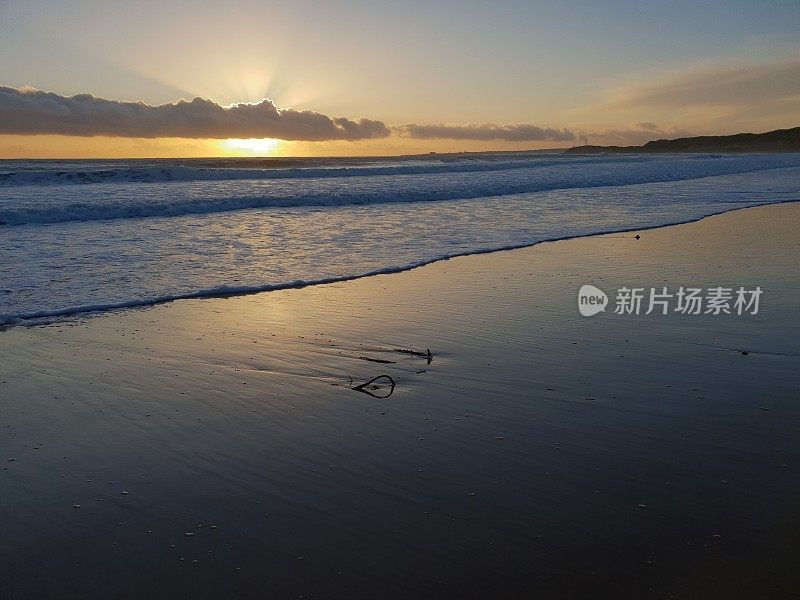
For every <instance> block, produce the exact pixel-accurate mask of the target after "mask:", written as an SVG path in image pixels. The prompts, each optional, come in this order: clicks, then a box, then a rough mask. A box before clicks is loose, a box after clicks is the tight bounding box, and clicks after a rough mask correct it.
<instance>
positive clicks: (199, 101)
mask: <svg viewBox="0 0 800 600" xmlns="http://www.w3.org/2000/svg"><path fill="white" fill-rule="evenodd" d="M0 133H13V134H22V135H25V134H59V135H77V136H96V135H104V136H115V137H133V138H158V137H180V138H253V137H257V138H265V137H269V138H280V139H284V140H301V141H323V140H364V139H373V138H384V137H387V136H388V135H389V134H390V133H391V132H390V130H389V128H388V127H387V126H386V124H385V123H382V122H381V121H372V120H370V119H359V120H358V121H352V120H350V119H345V118H331V117H328V116H325V115H322V114H319V113H316V112H312V111H308V110H303V111H298V110H293V109H291V108H287V109H278V108H277V107H276V106H275V105H274V104H273V103H272V102H271V101H270V100H266V99H265V100H262V101H261V102H259V103H257V104H234V105H233V106H229V107H223V106H220V105H219V104H216V103H215V102H212V101H211V100H205V99H203V98H195V99H194V100H189V101H187V100H179V101H177V102H174V103H170V104H162V105H160V106H151V105H149V104H144V103H143V102H117V101H114V100H105V99H103V98H96V97H95V96H92V95H91V94H80V95H77V96H72V97H65V96H59V95H58V94H54V93H52V92H41V91H38V90H33V89H29V88H23V89H15V88H11V87H5V86H0Z"/></svg>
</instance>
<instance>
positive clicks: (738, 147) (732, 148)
mask: <svg viewBox="0 0 800 600" xmlns="http://www.w3.org/2000/svg"><path fill="white" fill-rule="evenodd" d="M634 152H648V153H660V152H665V153H670V152H800V127H794V128H792V129H776V130H775V131H768V132H767V133H737V134H734V135H704V136H698V137H687V138H678V139H675V140H654V141H652V142H647V143H646V144H644V145H642V146H574V147H572V148H567V149H566V150H565V151H564V154H609V153H634Z"/></svg>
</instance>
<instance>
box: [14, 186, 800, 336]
mask: <svg viewBox="0 0 800 600" xmlns="http://www.w3.org/2000/svg"><path fill="white" fill-rule="evenodd" d="M793 202H800V199H795V200H781V201H775V202H766V203H749V204H747V205H746V206H736V207H735V208H726V209H723V210H718V211H713V212H710V213H707V214H703V215H701V216H699V217H694V218H691V219H685V220H678V221H669V222H664V223H661V224H656V225H649V226H647V227H644V228H643V227H625V228H617V229H608V230H601V231H595V232H592V233H586V234H577V235H566V236H557V237H550V238H544V239H540V240H536V241H532V242H527V243H522V244H511V245H505V246H498V247H493V248H477V249H474V250H470V251H466V252H459V253H453V254H441V255H437V256H434V257H431V258H426V259H424V260H419V261H415V262H411V263H407V264H405V265H400V266H389V267H382V268H380V269H374V270H371V271H367V272H364V273H356V274H351V275H341V276H335V277H326V278H320V279H309V280H302V279H298V280H294V281H289V282H283V283H275V284H263V285H253V286H227V285H221V286H216V287H213V288H207V289H202V290H196V291H192V292H186V293H178V294H169V295H164V296H159V297H154V298H145V299H139V300H130V301H123V302H111V303H107V304H89V305H83V306H72V307H65V308H61V309H56V310H46V311H39V312H30V313H23V314H18V315H9V314H0V329H1V328H7V327H9V326H14V325H25V326H37V325H47V324H50V323H53V322H55V321H57V320H59V319H61V318H68V317H74V316H78V315H83V314H86V315H88V314H92V313H105V312H109V311H113V310H123V309H130V308H143V307H149V306H156V305H159V304H166V303H169V302H174V301H176V300H196V299H204V298H220V297H229V296H244V295H250V294H258V293H262V292H271V291H278V290H287V289H300V288H305V287H310V286H315V285H325V284H331V283H341V282H346V281H354V280H357V279H363V278H366V277H374V276H377V275H390V274H395V273H402V272H404V271H410V270H412V269H418V268H420V267H424V266H426V265H430V264H434V263H437V262H441V261H445V260H450V259H453V258H459V257H464V256H474V255H478V254H489V253H492V252H505V251H509V250H519V249H521V248H530V247H533V246H536V245H539V244H542V243H546V242H559V241H566V240H571V239H579V238H588V237H596V236H602V235H609V234H615V233H630V232H634V231H647V230H653V229H661V228H664V227H673V226H676V225H686V224H688V223H696V222H698V221H702V220H703V219H707V218H709V217H713V216H716V215H721V214H724V213H727V212H732V211H735V210H743V209H746V208H755V207H758V206H769V205H774V204H788V203H793Z"/></svg>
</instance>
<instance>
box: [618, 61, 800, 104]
mask: <svg viewBox="0 0 800 600" xmlns="http://www.w3.org/2000/svg"><path fill="white" fill-rule="evenodd" d="M789 98H792V99H794V100H797V99H798V98H800V60H788V61H780V62H772V63H762V64H754V65H744V66H736V67H731V66H715V67H705V68H701V69H692V70H690V71H688V72H684V73H678V74H673V75H669V76H667V77H664V78H662V79H660V80H658V81H655V82H652V83H650V84H646V85H641V86H637V87H634V88H632V89H629V90H627V91H623V92H622V93H621V94H619V95H618V96H617V97H616V98H615V99H614V100H612V102H611V103H610V107H613V108H632V107H635V108H639V107H651V108H666V109H674V108H691V107H703V106H726V107H743V106H753V105H756V106H763V105H764V104H769V103H772V102H775V101H776V100H780V99H789Z"/></svg>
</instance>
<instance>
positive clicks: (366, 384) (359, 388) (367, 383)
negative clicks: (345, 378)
mask: <svg viewBox="0 0 800 600" xmlns="http://www.w3.org/2000/svg"><path fill="white" fill-rule="evenodd" d="M384 379H388V380H389V384H390V385H391V387H390V388H389V393H388V394H386V395H385V396H381V395H380V394H376V393H374V392H373V391H372V390H370V389H369V386H370V385H371V384H373V383H375V382H376V381H378V380H384ZM394 386H395V383H394V379H392V377H391V376H390V375H378V376H377V377H373V378H372V379H370V380H369V381H365V382H364V383H362V384H360V385H356V386H354V387H352V388H350V389H351V390H353V391H356V392H362V393H364V394H367V395H369V396H372V397H373V398H380V399H384V398H388V397H389V396H391V395H392V394H393V393H394ZM373 389H375V388H373ZM378 389H379V388H378Z"/></svg>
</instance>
